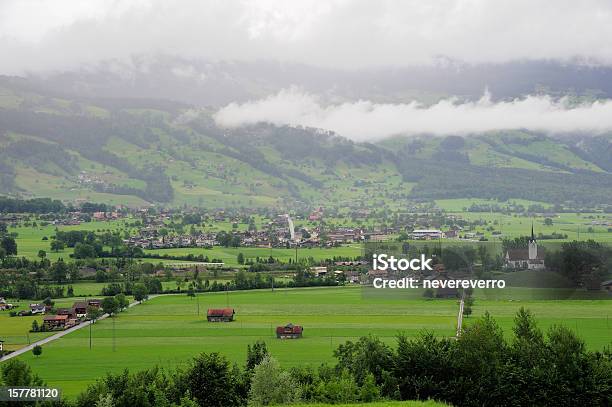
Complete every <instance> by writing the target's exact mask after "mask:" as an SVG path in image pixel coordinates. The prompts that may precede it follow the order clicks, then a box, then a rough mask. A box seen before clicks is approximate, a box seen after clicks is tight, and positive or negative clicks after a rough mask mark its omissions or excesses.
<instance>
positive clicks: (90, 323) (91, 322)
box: [89, 319, 94, 350]
mask: <svg viewBox="0 0 612 407" xmlns="http://www.w3.org/2000/svg"><path fill="white" fill-rule="evenodd" d="M93 321H94V320H93V319H92V320H91V321H89V350H91V325H92V324H93Z"/></svg>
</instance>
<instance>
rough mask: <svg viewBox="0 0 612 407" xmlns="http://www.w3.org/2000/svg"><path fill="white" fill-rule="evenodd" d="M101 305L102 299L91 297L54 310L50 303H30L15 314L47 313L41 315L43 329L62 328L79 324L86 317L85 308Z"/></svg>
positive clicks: (98, 307) (99, 306)
mask: <svg viewBox="0 0 612 407" xmlns="http://www.w3.org/2000/svg"><path fill="white" fill-rule="evenodd" d="M101 306H102V301H101V300H98V299H93V298H92V299H88V300H86V301H77V302H75V303H74V304H73V305H72V307H71V308H57V309H55V310H54V309H53V307H52V306H50V305H45V304H30V306H29V309H28V310H22V311H20V312H19V313H18V314H17V315H19V316H25V315H38V314H40V315H45V314H48V315H45V316H44V317H43V326H44V328H45V330H47V331H53V330H64V329H67V328H70V327H72V326H75V325H78V324H80V323H81V321H83V320H84V319H85V318H86V317H87V309H88V308H89V307H93V308H97V309H100V308H101Z"/></svg>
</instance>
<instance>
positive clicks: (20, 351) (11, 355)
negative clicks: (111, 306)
mask: <svg viewBox="0 0 612 407" xmlns="http://www.w3.org/2000/svg"><path fill="white" fill-rule="evenodd" d="M159 295H160V294H155V295H151V296H149V298H148V299H153V298H155V297H158V296H159ZM141 302H142V301H134V302H133V303H131V304H130V305H128V308H132V307H133V306H135V305H138V304H140V303H141ZM107 317H108V314H103V315H102V316H101V317H100V318H98V319H97V320H101V319H104V318H107ZM92 323H93V321H85V322H83V323H80V324H78V325H76V326H73V327H72V328H68V329H66V330H65V331H61V332H58V333H56V334H55V335H51V336H48V337H46V338H44V339H41V340H39V341H36V342H34V343H31V344H30V345H28V346H24V347H23V348H20V349H17V350H16V351H13V352H11V353H9V354H8V355H5V356H3V357H1V358H0V362H4V361H6V360H9V359H12V358H14V357H16V356H19V355H21V354H24V353H26V352H29V351H31V350H32V349H34V347H35V346H38V345H41V346H42V345H44V344H46V343H49V342H52V341H54V340H56V339H59V338H61V337H62V336H65V335H68V334H69V333H71V332H74V331H77V330H79V329H81V328H85V327H86V326H89V325H91V324H92Z"/></svg>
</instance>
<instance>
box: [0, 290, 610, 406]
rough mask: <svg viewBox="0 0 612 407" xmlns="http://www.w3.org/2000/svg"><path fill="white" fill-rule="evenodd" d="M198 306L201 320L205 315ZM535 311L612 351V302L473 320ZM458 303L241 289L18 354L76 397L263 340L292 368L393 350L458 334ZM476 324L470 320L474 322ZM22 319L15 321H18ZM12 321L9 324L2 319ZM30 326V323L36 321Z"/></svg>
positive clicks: (478, 310) (149, 309)
mask: <svg viewBox="0 0 612 407" xmlns="http://www.w3.org/2000/svg"><path fill="white" fill-rule="evenodd" d="M228 304H229V305H230V306H232V307H234V308H235V309H236V313H237V320H236V321H235V322H233V323H226V324H223V323H221V324H220V323H216V324H215V323H208V322H207V321H206V320H205V312H206V309H207V308H209V307H222V306H226V305H228ZM198 306H199V315H198ZM521 306H525V307H527V308H529V309H531V310H532V311H533V312H534V313H535V315H536V317H537V318H538V321H539V323H540V326H541V327H542V328H544V329H546V328H548V327H550V326H551V325H554V324H565V325H567V326H568V327H570V328H572V329H574V330H576V331H577V332H578V334H579V335H580V336H581V337H582V338H583V339H584V340H585V341H586V343H587V345H588V347H589V348H591V349H602V348H603V347H604V346H606V345H610V344H611V340H612V324H611V323H610V322H609V321H608V318H609V315H610V314H612V303H611V302H609V301H605V300H601V301H527V300H521V301H500V300H488V299H486V298H484V297H483V299H477V300H476V304H475V306H474V317H476V316H478V315H482V313H484V312H485V311H487V310H488V311H490V312H491V314H492V315H493V316H494V317H495V318H496V319H497V321H498V322H499V324H500V326H501V327H502V328H503V329H504V332H505V333H506V334H507V335H510V333H511V326H512V320H513V317H514V314H515V313H516V311H517V310H518V308H519V307H521ZM457 309H458V305H457V301H455V300H425V299H422V298H416V299H406V298H404V299H402V298H388V297H386V298H380V297H379V298H375V297H369V296H367V295H364V294H363V293H362V290H361V289H360V288H358V287H352V288H351V287H342V288H316V289H292V290H276V291H275V292H270V291H242V292H231V293H229V294H226V293H207V294H201V295H199V296H198V298H197V299H190V298H189V297H187V296H184V295H168V296H163V297H157V298H155V299H153V300H151V301H149V302H147V303H145V304H143V305H139V306H137V307H134V308H132V309H130V310H129V311H128V312H125V313H122V314H120V316H119V317H117V318H116V321H115V336H116V339H115V344H116V350H115V351H113V323H112V322H111V321H110V320H104V321H100V322H98V323H97V324H95V326H94V328H93V349H91V350H90V349H89V330H88V329H84V330H81V331H77V332H74V333H72V334H70V335H67V336H66V337H64V338H62V339H60V340H58V341H55V342H54V343H52V344H49V345H46V346H45V347H44V351H43V355H42V356H41V357H39V358H35V357H34V356H32V355H31V354H26V355H23V356H20V358H21V359H23V360H25V361H27V362H28V363H29V364H30V365H31V366H32V368H33V369H34V370H35V371H36V372H37V373H38V374H40V375H41V377H43V378H44V379H45V380H46V381H48V383H49V384H51V385H56V386H60V387H61V388H62V389H63V390H64V392H65V394H66V395H68V396H74V395H75V394H76V393H78V392H79V391H81V390H82V389H83V388H84V387H85V386H86V385H87V384H88V383H91V382H92V381H93V380H95V378H97V377H100V376H101V375H103V374H104V373H105V372H107V371H114V372H117V371H120V370H122V369H124V368H129V369H131V370H138V369H144V368H148V367H151V366H152V365H156V364H157V365H160V366H163V367H173V366H176V365H179V364H181V363H184V362H185V361H186V360H189V359H190V358H191V357H193V356H194V355H196V354H198V353H199V352H213V351H217V352H221V353H223V354H225V355H226V356H227V357H229V358H230V360H232V361H235V362H238V363H240V364H242V363H243V362H244V359H245V357H246V346H247V344H251V343H253V342H254V341H255V340H258V339H263V340H265V341H266V342H267V344H268V348H269V350H270V351H271V353H272V354H273V355H274V356H275V357H276V358H278V360H279V361H280V362H281V363H282V364H283V365H284V366H293V365H302V364H312V365H318V364H320V363H324V362H332V361H333V356H332V352H333V350H334V349H335V348H336V347H337V346H338V344H340V343H343V342H345V341H347V340H351V339H355V338H357V337H359V336H362V335H367V334H373V335H377V336H379V337H381V338H382V339H383V340H384V341H386V342H388V343H390V344H393V343H394V341H395V336H396V335H397V334H398V333H399V332H404V333H405V334H407V335H409V336H414V335H416V334H417V333H418V332H420V331H422V330H424V329H425V330H430V331H434V332H435V333H436V334H437V335H440V336H452V335H453V334H454V330H455V319H456V313H457ZM474 317H470V318H468V323H469V321H471V320H474ZM13 319H15V318H13ZM3 322H4V321H3ZM288 322H293V323H296V324H301V325H303V326H304V338H303V339H301V340H295V341H290V340H289V341H281V340H277V339H276V338H275V337H274V335H273V332H274V328H275V327H276V326H277V325H280V324H286V323H288ZM30 323H31V322H30Z"/></svg>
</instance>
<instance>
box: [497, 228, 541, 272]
mask: <svg viewBox="0 0 612 407" xmlns="http://www.w3.org/2000/svg"><path fill="white" fill-rule="evenodd" d="M544 255H545V253H544V250H538V242H537V241H536V238H535V235H534V234H533V226H531V238H530V239H529V244H528V247H527V248H526V249H508V250H507V251H506V258H505V264H506V267H507V268H510V269H525V270H544V268H545V265H544Z"/></svg>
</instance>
